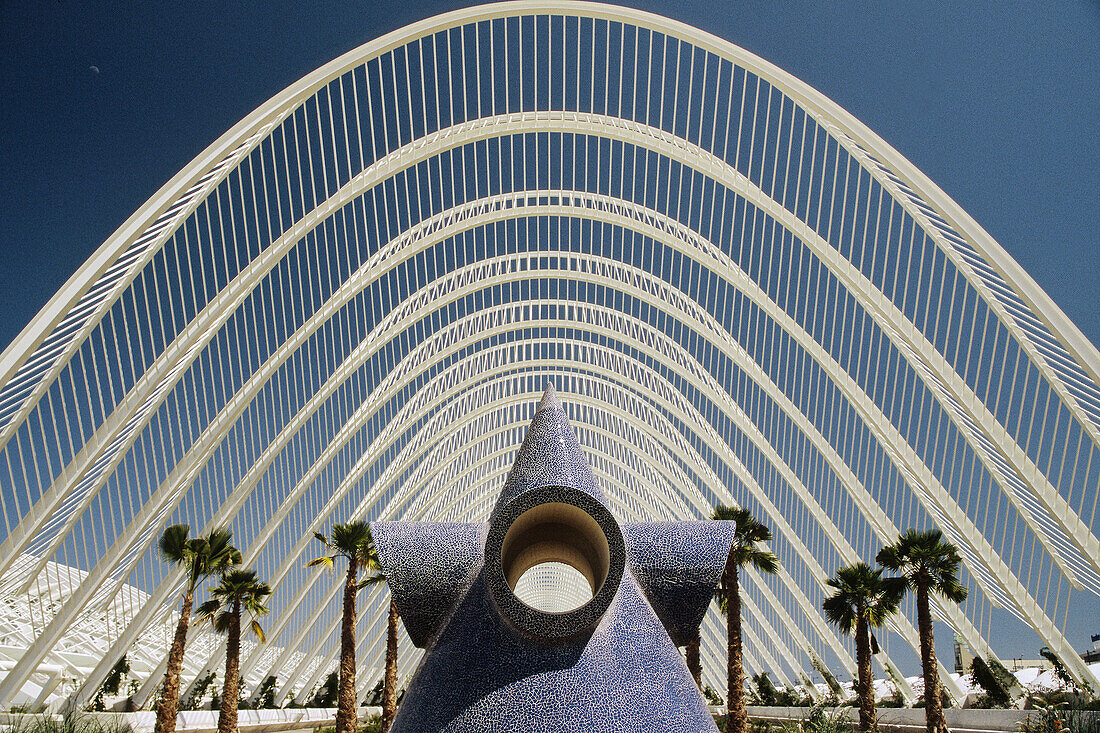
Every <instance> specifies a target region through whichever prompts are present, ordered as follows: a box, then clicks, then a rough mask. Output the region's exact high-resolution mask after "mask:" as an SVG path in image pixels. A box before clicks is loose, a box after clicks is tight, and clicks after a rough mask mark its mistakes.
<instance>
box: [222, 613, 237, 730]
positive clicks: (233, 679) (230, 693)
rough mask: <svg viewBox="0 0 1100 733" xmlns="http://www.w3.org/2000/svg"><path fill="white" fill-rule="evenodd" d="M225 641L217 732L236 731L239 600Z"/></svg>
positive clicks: (230, 619) (231, 617) (230, 618)
mask: <svg viewBox="0 0 1100 733" xmlns="http://www.w3.org/2000/svg"><path fill="white" fill-rule="evenodd" d="M231 614H232V615H231V616H230V617H229V634H228V635H227V638H226V641H225V682H224V683H223V684H222V704H221V709H220V710H219V711H218V733H237V704H238V702H239V700H240V696H241V678H240V666H241V665H240V661H241V602H240V601H234V602H233V610H232V611H231Z"/></svg>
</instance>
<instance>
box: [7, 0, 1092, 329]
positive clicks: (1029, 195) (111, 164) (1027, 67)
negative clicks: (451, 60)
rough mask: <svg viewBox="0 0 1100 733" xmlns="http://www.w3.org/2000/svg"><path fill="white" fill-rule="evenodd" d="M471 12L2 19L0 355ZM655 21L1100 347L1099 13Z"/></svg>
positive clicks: (940, 9)
mask: <svg viewBox="0 0 1100 733" xmlns="http://www.w3.org/2000/svg"><path fill="white" fill-rule="evenodd" d="M458 5H459V4H458V3H453V2H441V3H425V2H420V3H409V2H403V3H398V2H375V3H369V4H368V3H357V2H324V3H317V4H315V3H287V2H277V3H262V4H261V3H254V4H248V3H236V4H230V5H229V6H225V5H223V4H221V3H209V2H206V3H196V4H166V5H163V6H160V5H158V6H156V7H154V6H153V5H152V4H143V3H134V4H128V3H106V2H85V3H70V2H39V3H24V4H16V3H4V4H2V5H0V99H2V100H3V104H0V142H2V144H0V254H2V256H3V261H4V263H5V264H4V267H2V268H0V292H2V293H3V294H4V297H3V298H2V299H0V344H7V343H8V342H10V341H11V339H12V338H14V336H15V335H16V334H17V333H18V332H19V330H20V329H21V328H22V327H23V326H24V325H25V324H26V323H27V321H28V320H29V319H30V318H31V317H33V315H34V314H35V313H36V312H37V311H38V309H39V308H41V306H42V305H44V304H45V302H46V300H47V299H48V298H49V296H50V295H51V294H52V293H53V292H54V291H55V290H56V289H57V288H58V287H59V286H60V285H61V284H62V283H63V282H64V281H65V279H66V278H67V277H69V275H71V274H72V272H73V271H74V270H75V269H76V268H77V267H78V265H79V264H80V262H82V261H83V260H84V259H85V258H86V257H87V256H88V255H89V254H90V253H91V252H92V251H94V249H95V248H96V247H97V246H98V245H99V244H100V243H101V242H102V241H103V240H104V239H106V237H107V236H108V235H109V234H110V233H111V232H112V231H113V230H114V229H115V228H116V227H117V226H118V225H119V224H121V223H122V221H123V220H125V218H126V217H127V216H129V214H131V213H132V212H133V211H134V210H135V209H137V207H138V206H140V205H141V203H142V202H143V201H144V200H145V199H146V198H148V196H150V195H151V194H152V193H154V192H155V191H156V190H157V188H159V187H160V186H161V185H162V184H163V183H164V182H165V181H166V180H167V179H168V178H170V177H171V176H172V175H173V174H174V173H175V172H176V171H178V170H179V169H180V168H181V167H183V166H184V165H185V164H186V163H187V162H188V161H189V160H190V159H191V158H192V157H194V156H195V155H196V154H198V153H199V152H200V151H201V150H202V149H203V148H204V147H206V145H208V144H209V143H210V142H211V141H213V140H214V139H215V138H216V137H217V136H218V135H220V134H221V133H222V132H224V131H225V130H226V129H228V128H229V127H230V126H231V125H232V124H233V123H235V122H236V121H237V120H239V119H240V118H242V117H243V116H244V115H246V114H247V113H248V112H250V111H251V110H252V109H254V108H255V107H256V106H257V105H259V104H260V103H261V102H262V101H263V100H264V99H266V98H267V97H269V96H271V95H273V94H275V93H276V92H278V91H279V90H280V89H282V88H283V87H285V86H287V85H288V84H290V83H291V82H293V81H294V80H296V79H297V78H299V77H301V76H302V75H304V74H305V73H307V72H309V71H311V70H313V69H314V68H316V67H317V66H320V65H321V64H322V63H324V62H325V61H328V60H330V59H332V58H333V57H335V56H337V55H338V54H340V53H342V52H344V51H347V50H349V49H351V48H353V47H355V46H357V45H358V44H360V43H362V42H364V41H367V40H369V39H371V38H374V37H376V36H378V35H380V34H381V33H384V32H386V31H389V30H392V29H394V28H397V27H400V26H402V25H405V24H406V23H408V22H411V21H413V20H417V19H419V18H423V17H426V16H429V15H433V14H435V13H437V12H442V11H444V10H448V9H451V8H454V7H457V6H458ZM638 5H639V6H641V7H645V8H646V9H649V10H655V11H658V12H661V13H663V14H665V15H668V16H671V17H674V18H677V19H680V20H683V21H685V22H688V23H691V24H693V25H696V26H698V27H701V28H703V29H705V30H708V31H711V32H713V33H716V34H717V35H720V36H723V37H725V38H728V39H730V40H732V41H733V42H735V43H738V44H739V45H742V46H744V47H745V48H748V49H749V50H751V51H754V52H756V53H758V54H759V55H761V56H763V57H764V58H765V59H767V60H769V61H772V62H773V63H776V64H778V65H779V66H780V67H782V68H784V69H786V70H788V71H790V72H791V73H793V74H795V75H796V76H798V77H800V78H802V79H804V80H806V81H807V82H809V83H810V84H812V85H814V86H815V87H817V88H818V89H820V90H821V91H822V92H824V93H825V94H826V95H828V96H829V97H831V98H832V99H834V100H836V101H837V102H839V103H840V104H841V105H842V106H843V107H845V108H846V109H848V110H849V111H851V112H852V113H853V114H855V115H856V117H858V118H859V119H861V120H863V121H864V122H865V123H867V125H868V126H869V127H871V129H873V130H875V131H876V132H877V133H878V134H879V135H881V136H882V137H883V138H884V139H885V140H886V141H887V142H889V143H891V144H892V145H893V146H894V147H896V148H897V149H898V150H899V151H901V153H902V154H904V155H905V156H906V157H908V158H909V159H910V160H911V161H913V162H914V163H915V164H916V165H917V166H918V167H919V168H920V169H921V170H923V171H924V172H925V173H926V174H928V176H929V177H930V178H931V179H932V180H933V181H935V182H936V183H937V184H938V185H940V186H941V187H942V188H943V189H944V190H945V191H946V192H947V193H948V194H949V195H951V196H952V197H953V198H954V199H955V200H956V201H958V202H959V203H960V204H961V205H962V206H963V208H964V209H966V210H967V211H968V212H969V213H970V214H971V215H972V216H973V217H974V218H975V219H976V220H977V221H978V222H979V223H980V224H981V225H982V226H984V227H985V228H986V229H987V230H988V231H989V232H990V233H991V234H992V235H993V236H994V237H995V238H996V239H997V240H998V241H999V242H1000V243H1001V244H1002V245H1003V246H1004V247H1005V249H1006V250H1008V252H1009V253H1010V254H1011V255H1012V256H1013V257H1015V258H1016V260H1017V261H1018V262H1020V264H1021V265H1023V266H1024V268H1025V269H1026V270H1027V271H1028V272H1029V273H1030V274H1031V275H1032V276H1033V277H1034V278H1035V279H1036V280H1037V281H1038V283H1039V284H1040V285H1041V286H1042V287H1043V289H1045V290H1046V291H1047V292H1048V293H1049V294H1050V295H1051V297H1052V298H1053V299H1054V301H1055V302H1056V303H1057V304H1058V305H1059V306H1060V307H1061V308H1062V309H1063V310H1064V311H1065V312H1066V313H1067V314H1068V315H1069V317H1070V318H1071V319H1073V320H1074V321H1075V322H1076V323H1077V324H1078V326H1079V327H1080V328H1081V330H1082V331H1083V332H1084V333H1085V335H1086V336H1087V337H1088V338H1089V339H1090V340H1091V341H1092V342H1093V343H1094V344H1095V343H1100V308H1097V306H1096V298H1097V295H1098V294H1100V238H1098V236H1097V222H1098V221H1100V184H1098V183H1097V171H1098V170H1100V134H1098V132H1100V123H1098V122H1097V121H1098V120H1100V84H1098V83H1097V81H1096V80H1097V79H1100V4H1098V3H1096V2H1080V1H1078V2H1070V3H1063V4H1049V5H1042V4H1033V3H1024V2H1008V3H960V4H944V5H942V6H936V5H927V4H908V3H874V4H868V3H847V4H837V5H834V4H828V3H825V4H815V3H793V2H790V3H769V2H744V3H723V4H705V5H701V4H697V3H692V2H674V3H664V4H658V3H652V2H650V3H638ZM703 7H705V8H706V10H705V11H701V10H700V8H703ZM93 67H94V68H93Z"/></svg>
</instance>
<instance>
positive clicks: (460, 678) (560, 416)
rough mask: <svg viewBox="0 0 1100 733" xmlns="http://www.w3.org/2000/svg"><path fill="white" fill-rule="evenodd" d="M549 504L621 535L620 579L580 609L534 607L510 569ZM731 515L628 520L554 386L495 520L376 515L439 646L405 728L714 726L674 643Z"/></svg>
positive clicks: (407, 593) (402, 594) (419, 623)
mask: <svg viewBox="0 0 1100 733" xmlns="http://www.w3.org/2000/svg"><path fill="white" fill-rule="evenodd" d="M546 502H552V503H556V504H567V505H569V506H572V507H577V508H579V509H581V510H583V511H584V512H585V513H586V514H587V515H588V516H589V517H591V518H592V520H594V521H595V523H596V525H598V528H599V531H602V532H603V533H604V538H606V540H607V545H606V546H607V548H608V549H607V553H608V555H609V557H610V559H609V561H608V564H607V567H608V570H607V577H606V579H605V580H604V581H603V584H602V585H601V586H600V588H598V589H596V593H595V595H594V597H593V599H592V600H591V601H589V602H588V603H587V604H585V605H584V606H581V607H580V608H579V609H575V610H574V611H570V612H568V614H553V613H546V612H542V611H537V610H535V609H531V608H530V607H527V606H525V605H524V604H522V602H520V601H518V599H515V597H514V596H513V595H511V591H510V589H509V587H508V586H507V584H506V582H505V581H504V578H503V574H502V570H501V558H500V547H501V541H502V540H501V537H502V536H503V535H504V534H505V533H506V532H507V530H508V528H509V527H510V525H511V523H512V522H513V521H514V520H515V519H516V518H517V517H519V516H521V515H522V514H523V513H524V512H525V511H527V510H529V509H531V508H532V507H537V506H540V505H541V504H543V503H546ZM728 525H729V523H725V522H654V523H636V524H626V525H623V526H621V527H620V525H619V524H618V523H617V521H616V520H615V518H614V516H613V515H612V514H611V512H610V510H609V509H608V508H607V506H606V504H605V503H604V498H603V493H602V491H601V490H600V486H599V483H598V481H597V480H596V478H595V476H594V475H593V473H592V470H591V468H590V467H589V465H588V461H587V459H586V458H585V456H584V453H583V451H582V450H581V447H580V445H579V444H578V443H577V439H576V436H575V435H574V433H573V429H572V427H571V426H570V425H569V421H568V419H567V418H566V416H565V412H564V410H563V409H562V406H561V403H560V402H559V401H558V399H557V396H556V395H555V393H554V389H553V387H552V386H550V387H548V388H547V391H546V394H545V395H544V396H543V399H542V402H541V403H540V405H539V409H538V411H537V413H536V414H535V417H534V419H533V420H532V423H531V426H530V427H529V428H528V431H527V435H526V436H525V438H524V441H523V445H522V447H521V448H520V451H519V454H518V455H517V457H516V461H515V464H514V465H513V467H512V471H511V473H510V474H509V477H508V479H507V481H506V482H505V486H504V488H503V489H502V491H501V496H500V498H499V499H498V501H497V504H496V506H495V507H494V509H493V512H492V515H491V517H490V521H489V523H487V524H442V523H430V522H424V523H413V522H375V523H373V524H372V525H371V527H372V530H373V532H374V539H375V544H376V546H377V547H378V552H379V560H380V562H381V563H382V569H383V572H384V573H385V575H386V577H387V581H388V583H389V586H390V588H391V590H392V592H393V594H394V599H395V602H396V603H397V607H398V610H399V611H400V613H401V615H402V618H403V619H404V621H405V624H406V627H407V628H408V629H409V635H410V637H412V639H413V642H414V643H416V644H417V645H418V646H421V647H424V648H425V649H426V654H425V655H424V658H423V660H422V661H421V664H420V667H419V668H418V669H417V671H416V673H415V674H414V676H413V678H412V680H411V682H410V684H409V688H408V691H407V692H406V694H405V698H404V700H403V702H402V704H401V707H400V708H399V709H398V714H397V718H396V719H395V721H394V724H393V727H392V729H391V730H392V732H393V733H432V732H435V731H440V732H443V731H445V732H446V733H475V732H477V733H481V732H489V731H492V732H496V731H501V732H503V731H530V732H533V733H551V732H553V733H581V732H583V733H643V732H645V733H665V732H667V733H673V731H675V732H677V733H681V732H683V733H694V732H701V731H707V732H711V731H715V730H716V728H715V726H714V722H713V721H712V720H711V717H710V715H709V713H708V712H707V708H706V705H705V704H704V702H703V699H702V697H701V696H700V694H699V691H698V689H697V688H696V687H695V683H694V682H693V680H692V679H691V675H690V674H689V672H688V670H687V667H686V666H685V665H684V662H683V659H682V657H681V655H680V653H679V651H678V650H677V648H676V643H680V644H683V643H685V642H686V640H687V639H688V638H690V637H691V636H692V635H693V634H694V632H695V630H696V629H698V626H699V623H700V621H701V619H702V616H703V613H704V612H705V610H706V604H707V603H708V602H709V600H710V598H711V597H712V596H713V593H714V587H715V585H716V583H717V581H718V578H719V576H720V574H721V571H722V567H723V566H724V564H725V558H726V555H727V554H728V552H729V547H730V543H731V541H732V536H733V528H732V526H728ZM517 604H518V605H517ZM674 639H675V640H676V642H675V643H674Z"/></svg>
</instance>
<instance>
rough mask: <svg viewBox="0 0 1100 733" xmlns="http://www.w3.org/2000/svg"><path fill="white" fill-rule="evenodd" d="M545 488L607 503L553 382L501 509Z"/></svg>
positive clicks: (521, 449) (529, 430)
mask: <svg viewBox="0 0 1100 733" xmlns="http://www.w3.org/2000/svg"><path fill="white" fill-rule="evenodd" d="M542 486H558V487H569V488H575V489H577V490H579V491H582V492H584V493H586V494H589V495H590V496H593V497H595V498H596V499H597V500H599V501H603V493H602V492H601V491H600V485H599V482H598V481H597V480H596V477H595V475H594V474H593V473H592V468H591V467H590V466H589V465H588V458H587V457H586V456H585V455H584V451H583V450H582V449H581V446H580V444H579V443H578V442H577V436H576V433H574V432H573V428H572V427H571V426H570V425H569V418H568V417H567V416H566V414H565V409H564V408H563V407H562V404H561V401H560V400H559V399H558V393H557V390H555V389H554V383H553V382H552V381H548V382H547V383H546V391H545V392H543V393H542V399H541V400H540V401H539V406H538V409H536V410H535V416H534V417H533V418H531V424H530V425H528V426H527V433H526V434H525V435H524V436H523V444H522V445H520V447H519V451H518V452H517V453H516V459H515V462H514V463H513V464H512V470H511V471H509V472H508V478H507V479H506V480H505V482H504V488H503V489H501V495H500V498H499V499H497V508H498V509H499V508H500V507H502V506H504V505H505V504H507V503H508V502H509V501H511V500H512V499H513V498H515V497H516V496H519V495H520V494H522V493H523V492H525V491H528V490H530V489H533V488H538V487H542ZM495 511H496V510H494V512H495Z"/></svg>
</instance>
